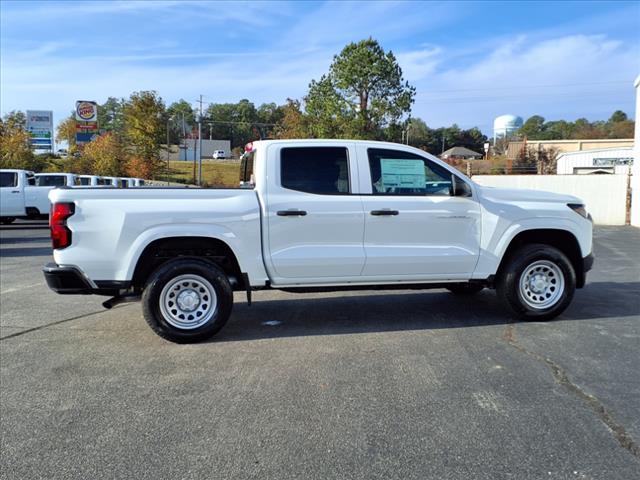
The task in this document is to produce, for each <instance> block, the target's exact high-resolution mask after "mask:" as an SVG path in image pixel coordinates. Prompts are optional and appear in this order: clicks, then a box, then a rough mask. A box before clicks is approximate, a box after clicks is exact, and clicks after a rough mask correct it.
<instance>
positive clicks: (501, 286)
mask: <svg viewBox="0 0 640 480" xmlns="http://www.w3.org/2000/svg"><path fill="white" fill-rule="evenodd" d="M536 264H539V265H540V264H541V265H542V266H540V267H536V268H541V269H543V270H542V273H544V269H545V268H547V272H546V273H545V275H544V280H543V282H544V283H545V284H546V285H548V288H545V289H542V290H540V291H538V290H532V289H533V288H534V287H533V286H530V287H524V288H521V287H520V284H521V283H520V282H521V280H522V277H523V274H525V270H527V271H528V272H529V271H532V269H531V268H530V267H531V266H533V265H536ZM552 265H555V268H554V267H552ZM554 270H555V272H554ZM560 276H562V278H560ZM532 281H533V280H532ZM554 281H555V282H554ZM561 282H562V287H561V288H560V287H559V285H561ZM525 284H527V285H531V284H530V283H529V282H525ZM554 285H555V288H557V291H556V290H554V288H553V287H554ZM538 288H539V287H538ZM575 289H576V273H575V270H574V268H573V265H571V262H570V261H569V259H568V258H567V257H566V255H565V254H564V253H562V252H561V251H560V250H558V249H557V248H554V247H551V246H549V245H544V244H530V245H524V246H522V247H520V248H518V249H517V250H516V251H515V252H513V253H512V254H511V255H510V256H509V258H508V259H507V262H506V264H505V265H504V267H503V268H502V271H501V272H500V274H499V276H498V279H497V284H496V291H497V294H498V298H500V300H501V301H502V303H503V305H504V306H505V307H506V308H507V310H508V311H509V312H510V313H512V314H513V315H514V316H516V317H518V318H520V319H522V320H531V321H544V320H551V319H552V318H555V317H557V316H558V315H560V314H561V313H562V312H563V311H564V310H565V309H566V308H567V307H568V306H569V304H570V303H571V300H572V299H573V294H574V293H575ZM523 292H524V293H523ZM539 292H541V293H539ZM558 292H560V293H558ZM525 296H526V297H528V299H525ZM547 296H548V298H547ZM551 301H552V302H553V303H550V304H548V305H545V302H551ZM536 302H537V303H538V305H536V307H535V308H534V307H532V306H531V303H536Z"/></svg>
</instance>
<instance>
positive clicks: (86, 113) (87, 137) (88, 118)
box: [76, 100, 100, 145]
mask: <svg viewBox="0 0 640 480" xmlns="http://www.w3.org/2000/svg"><path fill="white" fill-rule="evenodd" d="M99 131H100V130H99V129H98V104H97V103H96V102H92V101H88V100H78V101H77V102H76V143H77V144H78V145H83V144H85V143H88V142H90V141H91V140H93V139H95V138H97V136H98V132H99Z"/></svg>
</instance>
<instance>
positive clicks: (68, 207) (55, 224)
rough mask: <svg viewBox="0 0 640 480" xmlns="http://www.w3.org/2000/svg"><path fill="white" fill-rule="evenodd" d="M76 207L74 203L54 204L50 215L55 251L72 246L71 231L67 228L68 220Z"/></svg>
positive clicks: (52, 241)
mask: <svg viewBox="0 0 640 480" xmlns="http://www.w3.org/2000/svg"><path fill="white" fill-rule="evenodd" d="M75 211H76V206H75V204H73V203H54V204H53V205H52V206H51V214H50V215H49V228H50V229H51V243H52V245H53V249H54V250H57V249H61V248H67V247H68V246H69V245H71V230H69V227H67V218H69V217H70V216H71V215H73V214H74V213H75Z"/></svg>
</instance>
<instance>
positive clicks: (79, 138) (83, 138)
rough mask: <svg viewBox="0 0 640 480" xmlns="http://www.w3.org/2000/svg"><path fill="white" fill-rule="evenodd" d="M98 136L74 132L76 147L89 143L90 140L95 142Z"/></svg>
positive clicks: (93, 133)
mask: <svg viewBox="0 0 640 480" xmlns="http://www.w3.org/2000/svg"><path fill="white" fill-rule="evenodd" d="M99 136H100V134H98V133H95V132H76V143H77V144H78V145H83V144H85V143H89V142H90V141H91V140H95V139H96V138H98V137H99Z"/></svg>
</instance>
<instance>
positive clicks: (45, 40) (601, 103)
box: [0, 0, 640, 134]
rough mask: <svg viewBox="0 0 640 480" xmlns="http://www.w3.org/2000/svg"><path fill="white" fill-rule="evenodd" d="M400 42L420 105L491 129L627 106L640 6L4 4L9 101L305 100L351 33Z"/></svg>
mask: <svg viewBox="0 0 640 480" xmlns="http://www.w3.org/2000/svg"><path fill="white" fill-rule="evenodd" d="M368 37H373V38H374V39H376V40H378V41H379V42H380V44H381V45H382V47H383V48H384V49H385V50H391V51H393V53H394V54H395V56H396V57H397V59H398V62H399V64H400V67H401V68H402V70H403V74H404V77H405V79H406V80H408V81H409V82H410V83H411V84H412V85H414V86H415V87H416V89H417V95H416V101H415V104H414V106H413V109H412V116H414V117H416V116H417V117H420V118H422V119H423V120H425V121H426V122H427V124H428V125H429V126H430V127H433V128H437V127H440V126H448V125H451V124H453V123H456V124H458V125H459V126H460V127H462V128H470V127H473V126H477V127H479V128H480V129H481V130H482V131H483V132H484V133H486V134H490V133H491V131H492V122H493V119H494V118H495V117H496V116H498V115H502V114H506V113H510V114H515V115H520V116H521V117H523V118H525V119H526V118H527V117H529V116H531V115H535V114H538V115H542V116H543V117H545V118H546V119H548V120H553V119H565V120H575V119H577V118H581V117H586V118H588V119H589V120H606V119H607V118H608V117H609V116H610V115H611V113H612V112H613V111H614V110H617V109H621V110H624V111H625V112H627V114H629V116H633V114H634V109H635V108H634V98H635V95H634V89H633V82H634V79H635V78H636V77H637V76H638V74H640V2H638V1H635V2H617V1H607V2H578V1H569V2H560V1H553V2H552V1H549V2H417V1H412V2H386V1H378V2H332V1H326V2H296V3H293V2H291V3H290V2H266V1H262V2H246V1H239V2H206V1H184V2H178V1H169V0H166V1H141V2H133V1H126V2H120V1H112V2H101V1H91V2H80V1H73V2H72V1H69V2H56V1H46V2H28V1H7V0H2V1H1V2H0V110H1V111H2V113H3V114H4V113H6V112H9V111H11V110H14V109H19V110H27V109H35V110H53V111H54V120H55V122H56V123H57V122H58V121H60V120H61V119H62V118H64V117H66V116H67V115H69V113H70V111H71V110H73V108H74V105H75V101H76V100H80V99H82V100H95V101H98V102H99V103H102V102H104V101H105V100H106V99H107V97H109V96H114V97H128V96H129V95H130V94H131V93H132V92H134V91H140V90H155V91H157V92H158V93H159V94H160V95H161V96H162V98H163V99H164V101H165V102H166V103H167V105H169V104H170V103H171V102H173V101H176V100H179V99H181V98H183V99H185V100H187V101H189V102H191V103H193V104H194V105H195V101H196V100H197V99H198V96H199V95H200V94H202V95H203V96H204V101H205V102H211V103H219V102H237V101H238V100H240V99H243V98H247V99H249V100H251V101H252V102H254V103H255V104H256V105H259V104H260V103H263V102H276V103H278V104H282V103H284V102H285V101H286V99H287V98H288V97H289V98H297V99H302V98H303V97H304V95H305V94H306V92H307V90H308V86H309V82H310V81H311V80H312V79H318V78H319V77H320V76H321V75H322V74H323V73H326V72H327V71H328V69H329V66H330V64H331V61H332V58H333V56H334V55H336V54H338V53H339V52H340V51H341V50H342V48H343V47H344V46H345V45H346V44H348V43H349V42H355V41H359V40H362V39H365V38H368Z"/></svg>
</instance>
